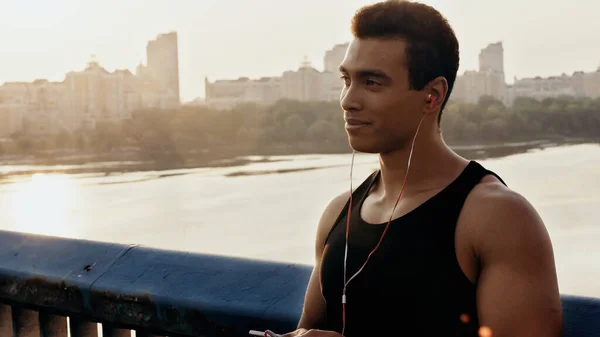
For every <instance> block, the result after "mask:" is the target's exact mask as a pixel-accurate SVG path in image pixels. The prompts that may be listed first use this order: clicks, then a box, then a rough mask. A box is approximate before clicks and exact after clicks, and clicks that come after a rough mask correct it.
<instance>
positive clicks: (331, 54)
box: [323, 43, 350, 74]
mask: <svg viewBox="0 0 600 337" xmlns="http://www.w3.org/2000/svg"><path fill="white" fill-rule="evenodd" d="M349 45H350V43H344V44H336V45H335V46H333V48H331V49H330V50H328V51H326V52H325V58H324V60H323V61H324V62H323V63H324V67H323V68H324V69H323V71H326V72H331V73H334V74H337V73H338V68H339V66H340V64H341V63H342V61H344V57H346V50H347V49H348V46H349Z"/></svg>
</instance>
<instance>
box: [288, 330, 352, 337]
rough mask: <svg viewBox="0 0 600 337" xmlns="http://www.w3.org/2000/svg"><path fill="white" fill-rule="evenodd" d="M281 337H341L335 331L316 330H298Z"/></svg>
mask: <svg viewBox="0 0 600 337" xmlns="http://www.w3.org/2000/svg"><path fill="white" fill-rule="evenodd" d="M281 337H343V336H342V335H340V334H339V333H337V332H335V331H326V330H318V329H310V330H307V329H298V330H296V331H292V332H288V333H286V334H283V335H281Z"/></svg>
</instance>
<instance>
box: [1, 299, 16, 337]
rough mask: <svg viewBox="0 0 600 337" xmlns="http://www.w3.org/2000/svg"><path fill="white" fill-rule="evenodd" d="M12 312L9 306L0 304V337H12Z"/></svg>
mask: <svg viewBox="0 0 600 337" xmlns="http://www.w3.org/2000/svg"><path fill="white" fill-rule="evenodd" d="M12 334H13V328H12V312H11V309H10V306H9V305H6V304H4V303H0V337H4V336H12Z"/></svg>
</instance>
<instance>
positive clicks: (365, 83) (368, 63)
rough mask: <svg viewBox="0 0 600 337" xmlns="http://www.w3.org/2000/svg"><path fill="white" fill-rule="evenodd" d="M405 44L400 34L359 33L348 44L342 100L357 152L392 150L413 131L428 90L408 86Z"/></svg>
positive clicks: (411, 134)
mask: <svg viewBox="0 0 600 337" xmlns="http://www.w3.org/2000/svg"><path fill="white" fill-rule="evenodd" d="M405 46H406V44H405V42H404V41H403V40H401V39H357V38H355V39H354V40H353V41H352V42H351V43H350V46H349V47H348V50H347V52H346V57H345V58H344V61H343V62H342V64H341V66H340V71H341V73H342V78H343V80H344V81H345V85H344V87H343V89H342V92H341V97H340V103H341V106H342V109H344V119H345V120H346V132H347V134H348V139H349V142H350V146H351V147H352V148H353V149H354V150H356V151H358V152H365V153H387V152H391V151H394V150H397V149H399V148H402V147H404V146H405V145H406V144H407V143H408V142H410V140H411V139H412V137H413V136H414V133H415V131H416V128H417V125H418V123H419V120H420V118H421V117H422V113H421V109H422V104H423V102H424V97H425V96H426V95H425V94H424V92H421V91H415V90H409V87H410V83H409V79H408V69H407V67H406V56H405Z"/></svg>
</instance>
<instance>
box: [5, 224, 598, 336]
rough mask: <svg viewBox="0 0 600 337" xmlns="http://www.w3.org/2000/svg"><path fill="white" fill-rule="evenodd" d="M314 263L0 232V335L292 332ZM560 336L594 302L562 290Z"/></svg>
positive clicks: (589, 330) (591, 319)
mask: <svg viewBox="0 0 600 337" xmlns="http://www.w3.org/2000/svg"><path fill="white" fill-rule="evenodd" d="M310 273H311V266H306V265H295V264H285V263H274V262H265V261H257V260H247V259H241V258H232V257H225V256H217V255H207V254H195V253H189V252H180V251H166V250H159V249H153V248H148V247H140V246H136V245H122V244H114V243H104V242H95V241H87V240H74V239H65V238H57V237H49V236H41V235H33V234H23V233H18V232H8V231H0V337H4V336H11V334H12V335H13V336H14V337H21V336H24V337H33V336H41V337H67V336H68V334H70V336H71V337H83V336H85V337H97V336H105V337H112V336H119V337H124V336H127V337H129V336H132V331H133V333H134V334H135V336H137V337H146V336H198V337H200V336H202V337H216V336H219V337H238V336H240V337H241V336H248V331H249V330H261V331H262V330H265V329H271V330H273V331H279V332H287V331H292V330H294V329H295V328H296V324H297V322H298V319H299V317H300V313H301V311H302V302H303V299H304V292H305V290H306V285H307V282H308V279H309V277H310ZM562 301H563V311H564V318H565V332H564V337H583V336H600V299H595V298H584V297H578V296H570V295H566V294H565V295H562Z"/></svg>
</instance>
